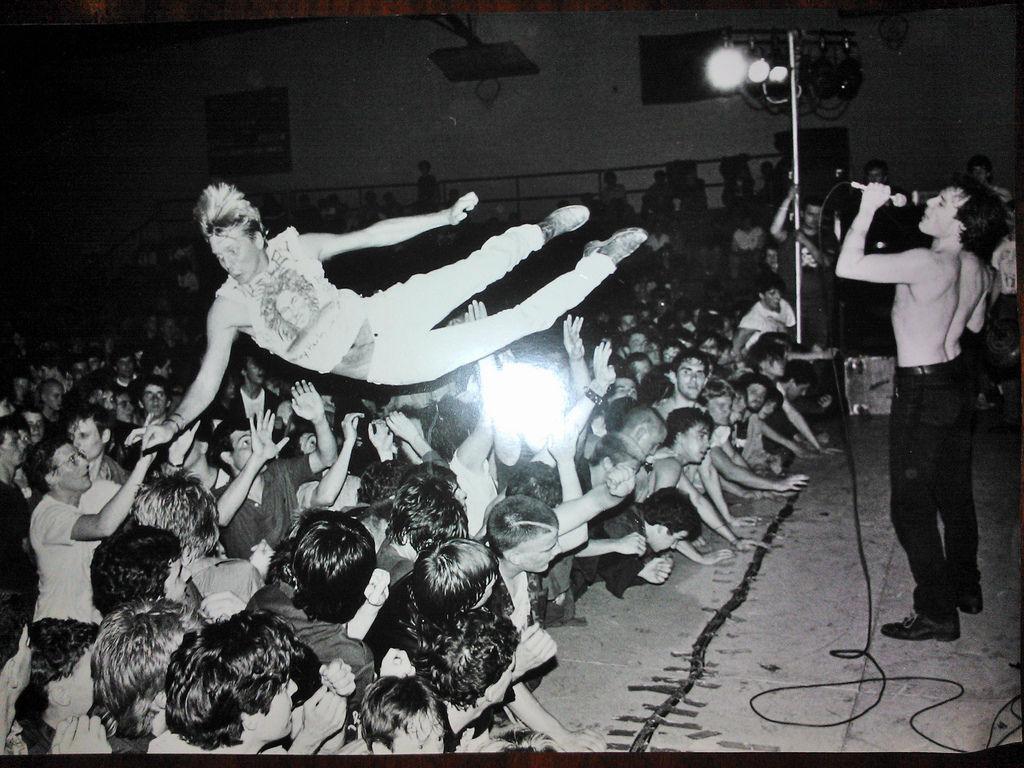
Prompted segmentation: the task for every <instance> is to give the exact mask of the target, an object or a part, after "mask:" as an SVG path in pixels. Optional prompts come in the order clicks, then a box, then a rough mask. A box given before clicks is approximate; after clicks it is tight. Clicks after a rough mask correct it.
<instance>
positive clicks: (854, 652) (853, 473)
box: [748, 181, 1020, 752]
mask: <svg viewBox="0 0 1024 768" xmlns="http://www.w3.org/2000/svg"><path fill="white" fill-rule="evenodd" d="M844 184H849V182H845V181H844V182H839V183H838V184H835V185H834V186H833V187H832V189H830V190H829V191H828V194H827V195H825V200H824V201H823V202H822V214H824V211H825V204H826V203H827V202H828V199H829V197H831V196H832V193H833V192H835V190H836V189H838V188H839V187H840V186H842V185H844ZM823 219H824V216H822V217H821V218H819V220H818V237H817V240H818V246H819V249H820V247H821V223H822V220H823ZM831 367H832V373H833V377H834V380H835V384H836V397H837V398H838V402H839V406H840V422H841V423H842V428H843V440H844V441H845V443H846V450H845V451H844V453H845V455H846V461H847V466H848V467H849V470H850V480H851V488H852V496H853V499H852V500H853V525H854V530H855V532H856V537H857V557H858V559H859V561H860V566H861V571H862V572H863V574H864V583H865V585H866V588H867V608H868V622H867V638H866V640H865V642H864V647H863V648H833V649H831V650H830V651H829V655H830V656H832V657H834V658H837V659H846V660H855V659H861V658H863V659H865V660H867V661H868V662H870V663H871V664H872V665H873V666H874V667H875V669H876V670H878V676H876V677H860V678H856V679H853V680H843V681H836V682H832V681H829V682H824V683H811V684H807V685H786V686H779V687H776V688H769V689H768V690H766V691H762V692H761V693H758V694H756V695H754V696H752V697H751V698H750V700H749V702H748V703H749V704H750V708H751V709H752V710H753V711H754V714H756V715H757V716H758V717H760V718H761V719H762V720H765V721H767V722H769V723H776V724H779V725H798V726H803V727H805V728H833V727H835V726H838V725H845V724H847V723H852V722H853V721H855V720H858V719H859V718H861V717H863V716H864V715H866V714H867V713H868V712H870V711H871V710H872V709H874V708H875V707H877V706H878V705H879V704H880V703H881V701H882V696H883V695H884V694H885V688H886V684H887V682H888V681H890V680H923V681H928V682H937V683H947V684H949V685H954V686H956V687H957V689H958V692H957V693H956V694H955V695H953V696H950V697H949V698H947V699H943V700H942V701H940V702H938V703H936V704H930V705H929V706H927V707H923V708H922V709H919V710H917V711H916V712H915V713H914V714H913V715H911V717H910V727H911V729H912V730H913V731H914V733H916V734H917V735H918V736H920V737H921V738H923V739H925V740H926V741H928V742H930V743H932V744H934V745H936V746H937V747H941V748H942V749H948V750H950V751H951V752H966V751H967V750H964V749H959V748H957V747H952V746H949V745H948V744H943V743H941V742H939V741H936V740H935V739H933V738H931V737H930V736H928V735H926V734H925V733H924V732H923V731H921V730H920V729H919V728H918V727H917V725H916V724H915V720H916V719H917V718H918V717H919V716H920V715H923V714H924V713H925V712H929V711H931V710H933V709H937V708H938V707H941V706H944V705H945V704H948V703H950V702H952V701H956V700H957V699H959V698H960V697H961V696H963V695H964V691H965V689H964V686H963V685H961V684H960V683H959V682H957V681H956V680H950V679H949V678H943V677H926V676H922V675H901V676H899V677H889V676H888V675H886V674H885V670H884V669H883V668H882V666H881V665H880V664H879V663H878V660H877V659H875V657H874V656H873V655H872V654H871V636H872V630H873V621H874V619H873V615H874V603H873V592H872V588H871V574H870V572H869V571H868V564H867V558H866V556H865V554H864V539H863V533H862V531H861V524H860V505H859V501H858V493H857V466H856V462H855V460H854V457H853V444H852V442H851V440H850V428H849V418H850V417H849V413H848V409H847V408H846V404H845V403H844V402H843V390H842V386H841V384H840V380H839V368H838V363H837V362H836V359H835V357H833V358H832V366H831ZM873 682H881V684H882V685H881V687H880V689H879V691H878V695H877V696H876V697H875V700H874V701H873V702H872V703H871V704H870V706H868V707H866V708H865V709H863V710H862V711H860V712H858V713H856V714H854V715H852V716H850V717H847V718H844V719H842V720H836V721H834V722H828V723H808V722H800V721H796V720H779V719H776V718H772V717H769V716H768V715H766V714H764V713H763V712H761V711H760V710H758V708H757V707H756V706H755V705H754V702H755V701H757V700H758V699H760V698H761V697H763V696H769V695H772V694H776V693H781V692H783V691H797V690H813V689H816V688H836V687H839V686H844V685H855V684H856V685H860V684H863V683H873ZM1017 699H1020V696H1019V695H1018V696H1016V697H1015V698H1014V699H1011V700H1010V701H1009V702H1007V704H1004V705H1003V707H1002V708H1000V710H999V712H997V713H996V716H995V718H993V720H992V728H991V729H990V732H989V742H991V734H992V731H993V730H994V729H995V723H996V720H998V718H999V715H1000V714H1001V713H1002V711H1003V709H1005V708H1006V706H1008V705H1009V706H1010V707H1011V709H1010V711H1011V712H1012V711H1013V709H1012V704H1013V702H1014V701H1015V700H1017ZM1019 728H1020V726H1018V727H1017V728H1015V729H1014V730H1012V731H1010V733H1007V734H1004V735H1003V738H1002V739H1001V740H1000V741H999V744H1002V742H1003V741H1004V740H1005V739H1007V738H1009V736H1010V734H1012V733H1014V732H1016V730H1017V729H1019Z"/></svg>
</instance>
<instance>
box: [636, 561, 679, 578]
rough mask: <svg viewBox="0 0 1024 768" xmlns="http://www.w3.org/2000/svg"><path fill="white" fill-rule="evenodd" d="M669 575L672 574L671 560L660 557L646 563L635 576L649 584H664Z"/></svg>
mask: <svg viewBox="0 0 1024 768" xmlns="http://www.w3.org/2000/svg"><path fill="white" fill-rule="evenodd" d="M670 573H672V558H671V557H668V556H667V555H662V556H661V557H656V558H654V559H653V560H650V561H648V563H647V564H646V565H645V566H644V567H643V568H641V569H640V573H638V574H637V576H639V577H640V578H641V579H643V580H644V581H646V582H648V583H650V584H664V583H665V580H666V579H668V577H669V574H670Z"/></svg>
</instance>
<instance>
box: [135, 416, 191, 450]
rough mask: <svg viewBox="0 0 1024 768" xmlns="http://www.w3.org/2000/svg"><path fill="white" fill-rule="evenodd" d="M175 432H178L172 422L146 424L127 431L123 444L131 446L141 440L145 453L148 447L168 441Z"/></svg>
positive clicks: (172, 437)
mask: <svg viewBox="0 0 1024 768" xmlns="http://www.w3.org/2000/svg"><path fill="white" fill-rule="evenodd" d="M176 434H178V427H177V425H175V424H174V423H173V422H166V421H165V422H163V423H162V424H147V425H146V426H144V427H139V428H138V429H133V430H132V431H131V432H129V433H128V437H126V438H125V440H124V444H125V445H126V446H131V445H135V444H136V443H138V442H139V441H141V442H142V452H143V453H145V452H146V451H148V450H149V449H150V448H153V447H155V446H158V445H164V444H165V443H169V442H170V441H171V440H173V439H174V436H175V435H176Z"/></svg>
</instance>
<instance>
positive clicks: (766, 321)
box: [740, 299, 796, 349]
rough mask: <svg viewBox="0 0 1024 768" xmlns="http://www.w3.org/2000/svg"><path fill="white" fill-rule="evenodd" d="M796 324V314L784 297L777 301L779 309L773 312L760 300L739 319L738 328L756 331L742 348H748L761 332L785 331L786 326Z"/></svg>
mask: <svg viewBox="0 0 1024 768" xmlns="http://www.w3.org/2000/svg"><path fill="white" fill-rule="evenodd" d="M795 325H796V314H795V313H794V312H793V307H792V306H791V305H790V303H789V302H788V301H786V300H785V299H781V300H780V301H779V311H778V312H773V311H772V310H770V309H768V307H766V306H765V305H764V304H762V303H761V302H760V301H758V302H756V303H755V304H754V306H752V307H751V308H750V311H749V312H747V314H745V315H744V316H743V319H742V320H740V328H747V329H749V330H753V331H756V333H754V334H753V335H752V336H751V337H750V338H749V339H748V340H747V344H746V346H745V347H744V349H749V348H750V347H751V346H752V345H753V344H754V342H755V341H757V340H758V339H759V338H760V337H761V334H762V333H785V332H786V329H787V328H792V327H793V326H795Z"/></svg>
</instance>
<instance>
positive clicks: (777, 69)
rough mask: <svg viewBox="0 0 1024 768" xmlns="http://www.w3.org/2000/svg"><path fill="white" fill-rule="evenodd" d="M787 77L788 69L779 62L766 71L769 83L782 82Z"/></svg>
mask: <svg viewBox="0 0 1024 768" xmlns="http://www.w3.org/2000/svg"><path fill="white" fill-rule="evenodd" d="M787 77H789V69H788V68H787V67H784V66H782V65H781V64H776V65H775V66H774V67H772V68H771V71H769V72H768V82H769V83H784V82H786V78H787Z"/></svg>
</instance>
